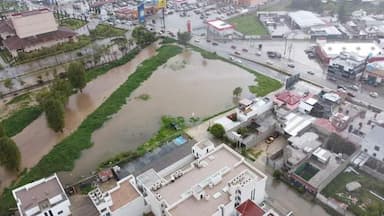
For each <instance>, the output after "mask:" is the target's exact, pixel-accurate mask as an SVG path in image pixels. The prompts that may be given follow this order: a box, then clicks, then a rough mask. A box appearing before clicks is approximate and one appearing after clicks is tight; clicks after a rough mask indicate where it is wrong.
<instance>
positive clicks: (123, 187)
mask: <svg viewBox="0 0 384 216" xmlns="http://www.w3.org/2000/svg"><path fill="white" fill-rule="evenodd" d="M88 196H89V198H90V199H91V200H92V203H93V204H94V206H95V207H96V208H97V210H98V211H99V214H100V216H126V215H130V216H142V215H143V214H144V212H145V210H146V208H145V204H144V198H143V196H142V195H141V193H140V191H139V190H138V189H137V188H136V182H135V178H134V177H133V176H131V175H130V176H127V177H125V178H123V179H121V180H120V181H118V182H117V185H116V186H115V187H114V188H112V189H110V190H108V191H105V192H103V191H102V190H101V189H100V188H99V187H97V188H96V189H95V190H92V191H91V192H89V193H88Z"/></svg>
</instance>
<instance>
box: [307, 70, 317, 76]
mask: <svg viewBox="0 0 384 216" xmlns="http://www.w3.org/2000/svg"><path fill="white" fill-rule="evenodd" d="M307 74H310V75H315V73H313V72H312V71H307Z"/></svg>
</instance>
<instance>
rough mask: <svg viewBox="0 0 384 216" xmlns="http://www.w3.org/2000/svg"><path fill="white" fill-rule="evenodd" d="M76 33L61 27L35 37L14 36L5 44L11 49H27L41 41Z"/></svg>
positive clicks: (62, 37)
mask: <svg viewBox="0 0 384 216" xmlns="http://www.w3.org/2000/svg"><path fill="white" fill-rule="evenodd" d="M75 35H76V33H75V32H74V31H72V30H69V29H66V28H59V29H58V30H57V31H53V32H48V33H44V34H40V35H37V36H34V37H27V38H22V39H21V38H19V37H18V36H12V37H9V38H7V39H5V40H4V41H3V44H4V46H5V47H6V48H7V49H9V50H18V49H25V48H26V47H30V46H34V45H36V44H39V43H45V42H48V41H53V40H60V39H65V38H70V37H73V36H75Z"/></svg>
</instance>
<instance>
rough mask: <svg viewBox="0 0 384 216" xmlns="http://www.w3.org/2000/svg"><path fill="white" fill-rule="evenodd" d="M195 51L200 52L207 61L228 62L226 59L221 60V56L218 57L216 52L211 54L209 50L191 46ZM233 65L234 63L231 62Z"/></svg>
mask: <svg viewBox="0 0 384 216" xmlns="http://www.w3.org/2000/svg"><path fill="white" fill-rule="evenodd" d="M189 46H190V47H191V48H192V49H193V50H195V51H196V52H199V53H200V55H201V56H202V57H203V58H206V59H210V60H215V59H219V60H223V61H227V60H226V59H224V58H221V57H220V56H218V55H217V54H216V52H209V51H207V50H203V49H201V48H199V47H196V46H193V45H189ZM231 63H232V62H231Z"/></svg>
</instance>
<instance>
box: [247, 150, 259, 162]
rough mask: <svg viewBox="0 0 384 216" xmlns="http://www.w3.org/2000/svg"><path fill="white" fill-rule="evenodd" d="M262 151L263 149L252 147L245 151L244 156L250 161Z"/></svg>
mask: <svg viewBox="0 0 384 216" xmlns="http://www.w3.org/2000/svg"><path fill="white" fill-rule="evenodd" d="M262 153H263V150H256V149H254V148H249V149H247V150H246V152H245V156H246V157H247V158H248V159H250V160H251V161H256V160H257V158H258V157H259V156H260V155H261V154H262Z"/></svg>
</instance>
